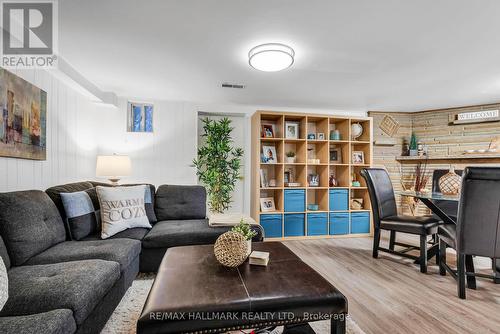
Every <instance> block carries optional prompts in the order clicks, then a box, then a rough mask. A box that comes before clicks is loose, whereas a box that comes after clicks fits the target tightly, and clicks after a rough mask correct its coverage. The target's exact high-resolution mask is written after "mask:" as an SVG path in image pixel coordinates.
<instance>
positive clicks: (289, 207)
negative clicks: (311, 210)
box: [285, 189, 306, 212]
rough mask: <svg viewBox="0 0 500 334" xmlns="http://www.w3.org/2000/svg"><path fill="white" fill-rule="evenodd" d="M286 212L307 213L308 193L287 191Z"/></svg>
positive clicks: (297, 190) (293, 190) (302, 190)
mask: <svg viewBox="0 0 500 334" xmlns="http://www.w3.org/2000/svg"><path fill="white" fill-rule="evenodd" d="M285 211H286V212H301V211H306V191H305V190H304V189H287V190H285Z"/></svg>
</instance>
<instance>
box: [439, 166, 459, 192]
mask: <svg viewBox="0 0 500 334" xmlns="http://www.w3.org/2000/svg"><path fill="white" fill-rule="evenodd" d="M461 186H462V178H461V177H460V175H458V174H457V173H455V169H454V168H450V171H449V172H448V173H446V174H445V175H443V176H441V178H440V179H439V188H440V189H441V192H442V193H443V194H444V195H458V193H460V188H461Z"/></svg>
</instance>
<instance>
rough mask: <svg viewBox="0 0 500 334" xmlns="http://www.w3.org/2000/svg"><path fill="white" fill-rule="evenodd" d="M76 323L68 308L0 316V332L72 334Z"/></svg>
mask: <svg viewBox="0 0 500 334" xmlns="http://www.w3.org/2000/svg"><path fill="white" fill-rule="evenodd" d="M75 332H76V323H75V319H74V318H73V312H72V311H71V310H68V309H63V310H52V311H48V312H44V313H37V314H30V315H19V316H12V317H0V333H2V334H19V333H23V334H73V333H75Z"/></svg>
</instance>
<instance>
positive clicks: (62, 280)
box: [0, 260, 120, 325]
mask: <svg viewBox="0 0 500 334" xmlns="http://www.w3.org/2000/svg"><path fill="white" fill-rule="evenodd" d="M119 278H120V265H119V264H118V263H117V262H113V261H104V260H85V261H74V262H63V263H56V264H46V265H38V266H21V267H13V268H12V269H11V270H10V271H9V283H10V284H9V300H8V301H7V304H5V307H4V308H3V310H2V311H1V312H0V316H12V315H27V314H33V313H40V312H47V311H50V310H54V309H70V310H72V311H73V316H74V318H75V320H76V323H77V325H80V324H82V323H83V321H84V320H85V319H86V318H87V317H88V316H89V314H90V313H91V312H92V310H93V309H94V308H95V307H96V306H97V304H98V303H99V302H100V301H101V300H102V299H103V298H104V296H105V295H106V294H107V293H108V291H110V289H111V288H112V287H113V285H114V284H115V283H116V282H117V281H118V279H119Z"/></svg>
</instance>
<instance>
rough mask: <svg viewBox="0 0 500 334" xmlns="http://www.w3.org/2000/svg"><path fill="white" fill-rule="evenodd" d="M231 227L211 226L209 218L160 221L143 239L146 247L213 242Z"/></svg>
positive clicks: (167, 246)
mask: <svg viewBox="0 0 500 334" xmlns="http://www.w3.org/2000/svg"><path fill="white" fill-rule="evenodd" d="M230 229H231V228H230V227H209V226H208V220H207V219H193V220H168V221H159V222H158V223H156V224H155V225H154V226H153V228H152V229H151V231H150V232H149V233H148V234H147V235H146V236H145V237H144V239H143V240H142V245H143V247H144V248H169V247H175V246H186V245H204V244H213V243H215V240H217V238H218V237H219V236H220V235H221V234H222V233H224V232H226V231H228V230H230Z"/></svg>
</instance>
